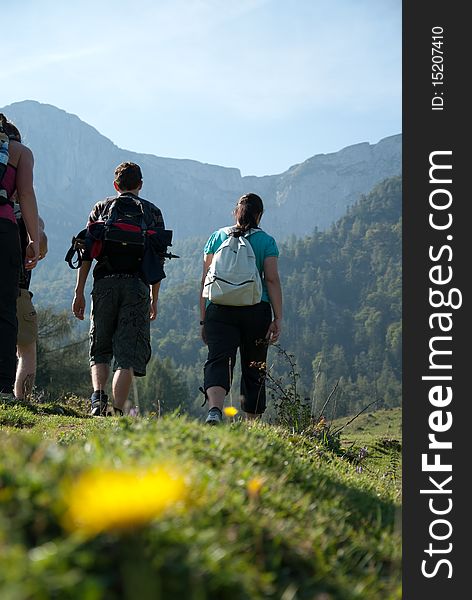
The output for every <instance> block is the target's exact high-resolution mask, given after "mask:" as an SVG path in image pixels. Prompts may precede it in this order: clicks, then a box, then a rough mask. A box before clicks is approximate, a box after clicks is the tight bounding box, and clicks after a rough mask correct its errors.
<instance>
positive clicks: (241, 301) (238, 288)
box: [200, 194, 282, 425]
mask: <svg viewBox="0 0 472 600" xmlns="http://www.w3.org/2000/svg"><path fill="white" fill-rule="evenodd" d="M263 212H264V205H263V202H262V199H261V198H260V197H259V196H258V195H257V194H245V195H244V196H241V198H240V199H239V201H238V203H237V205H236V208H235V210H234V217H235V221H236V223H235V225H234V226H232V227H224V228H223V229H219V230H217V231H215V232H214V233H213V234H212V235H211V236H210V238H209V239H208V241H207V243H206V245H205V248H204V257H203V277H202V287H201V294H200V318H201V321H200V325H201V327H202V330H201V334H202V339H203V341H204V343H205V344H207V345H208V358H207V361H206V362H205V366H204V388H203V391H204V393H205V398H206V399H207V400H208V404H209V411H208V416H207V418H206V421H205V422H206V423H208V424H209V425H217V424H218V423H220V422H221V421H222V411H223V405H224V400H225V396H226V395H227V394H228V392H229V390H230V388H231V383H232V378H233V370H234V365H235V362H236V353H237V350H238V348H239V352H240V358H241V385H240V391H241V408H242V410H243V411H244V412H245V414H246V417H247V418H248V419H255V418H258V417H260V416H261V415H262V413H263V412H264V411H265V409H266V391H265V382H264V373H265V363H266V359H267V351H268V345H269V344H273V343H275V342H277V341H278V339H279V336H280V333H281V327H282V290H281V285H280V278H279V274H278V266H277V261H278V256H279V250H278V248H277V244H276V242H275V240H274V238H273V237H271V236H270V235H268V234H267V233H266V232H265V231H263V230H262V229H261V228H260V227H259V223H260V221H261V218H262V214H263Z"/></svg>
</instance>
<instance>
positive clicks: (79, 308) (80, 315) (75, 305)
mask: <svg viewBox="0 0 472 600" xmlns="http://www.w3.org/2000/svg"><path fill="white" fill-rule="evenodd" d="M72 312H73V314H74V317H76V318H77V319H79V321H83V320H84V315H85V296H84V295H83V293H78V292H76V294H75V296H74V300H73V302H72Z"/></svg>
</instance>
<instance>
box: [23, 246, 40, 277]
mask: <svg viewBox="0 0 472 600" xmlns="http://www.w3.org/2000/svg"><path fill="white" fill-rule="evenodd" d="M38 259H39V242H32V241H31V242H29V243H28V245H27V246H26V256H25V269H27V270H28V271H30V270H31V269H34V268H35V266H36V265H37V264H38Z"/></svg>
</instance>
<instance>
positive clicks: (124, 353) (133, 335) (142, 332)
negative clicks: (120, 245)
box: [90, 277, 151, 377]
mask: <svg viewBox="0 0 472 600" xmlns="http://www.w3.org/2000/svg"><path fill="white" fill-rule="evenodd" d="M149 315H150V297H149V286H147V285H146V284H145V283H144V282H143V281H142V280H141V279H139V277H130V278H122V277H106V278H104V279H99V280H98V281H95V282H94V284H93V289H92V314H91V317H90V365H95V364H103V363H105V364H110V362H111V360H112V358H114V365H113V370H114V371H116V370H117V369H131V368H132V369H133V370H134V374H135V375H137V376H138V377H140V376H143V375H145V374H146V365H147V363H148V362H149V359H150V358H151V344H150V320H149Z"/></svg>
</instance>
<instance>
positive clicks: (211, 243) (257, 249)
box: [203, 227, 279, 302]
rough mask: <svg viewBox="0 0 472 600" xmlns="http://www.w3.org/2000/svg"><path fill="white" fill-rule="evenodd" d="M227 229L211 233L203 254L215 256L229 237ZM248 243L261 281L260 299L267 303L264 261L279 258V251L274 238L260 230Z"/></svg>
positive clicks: (253, 234) (252, 235)
mask: <svg viewBox="0 0 472 600" xmlns="http://www.w3.org/2000/svg"><path fill="white" fill-rule="evenodd" d="M227 229H228V228H227V227H224V228H223V229H218V231H215V232H214V233H212V234H211V235H210V237H209V239H208V241H207V243H206V244H205V248H204V249H203V252H204V254H215V252H216V251H217V250H218V248H219V247H220V246H221V244H222V243H223V242H224V241H225V240H226V239H227V238H228V237H229V236H228V234H227V233H226V231H225V230H227ZM247 239H248V241H249V243H250V244H251V246H252V249H253V250H254V254H255V256H256V266H257V268H258V270H259V273H260V276H261V279H262V298H261V300H262V301H263V302H269V294H268V293H267V285H266V282H265V280H264V260H265V259H266V258H267V257H268V256H277V257H278V256H279V249H278V248H277V244H276V242H275V240H274V238H273V237H272V236H271V235H269V234H267V233H266V232H265V231H262V229H258V230H257V231H255V232H254V233H252V234H251V235H250V236H249V237H248V238H247Z"/></svg>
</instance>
